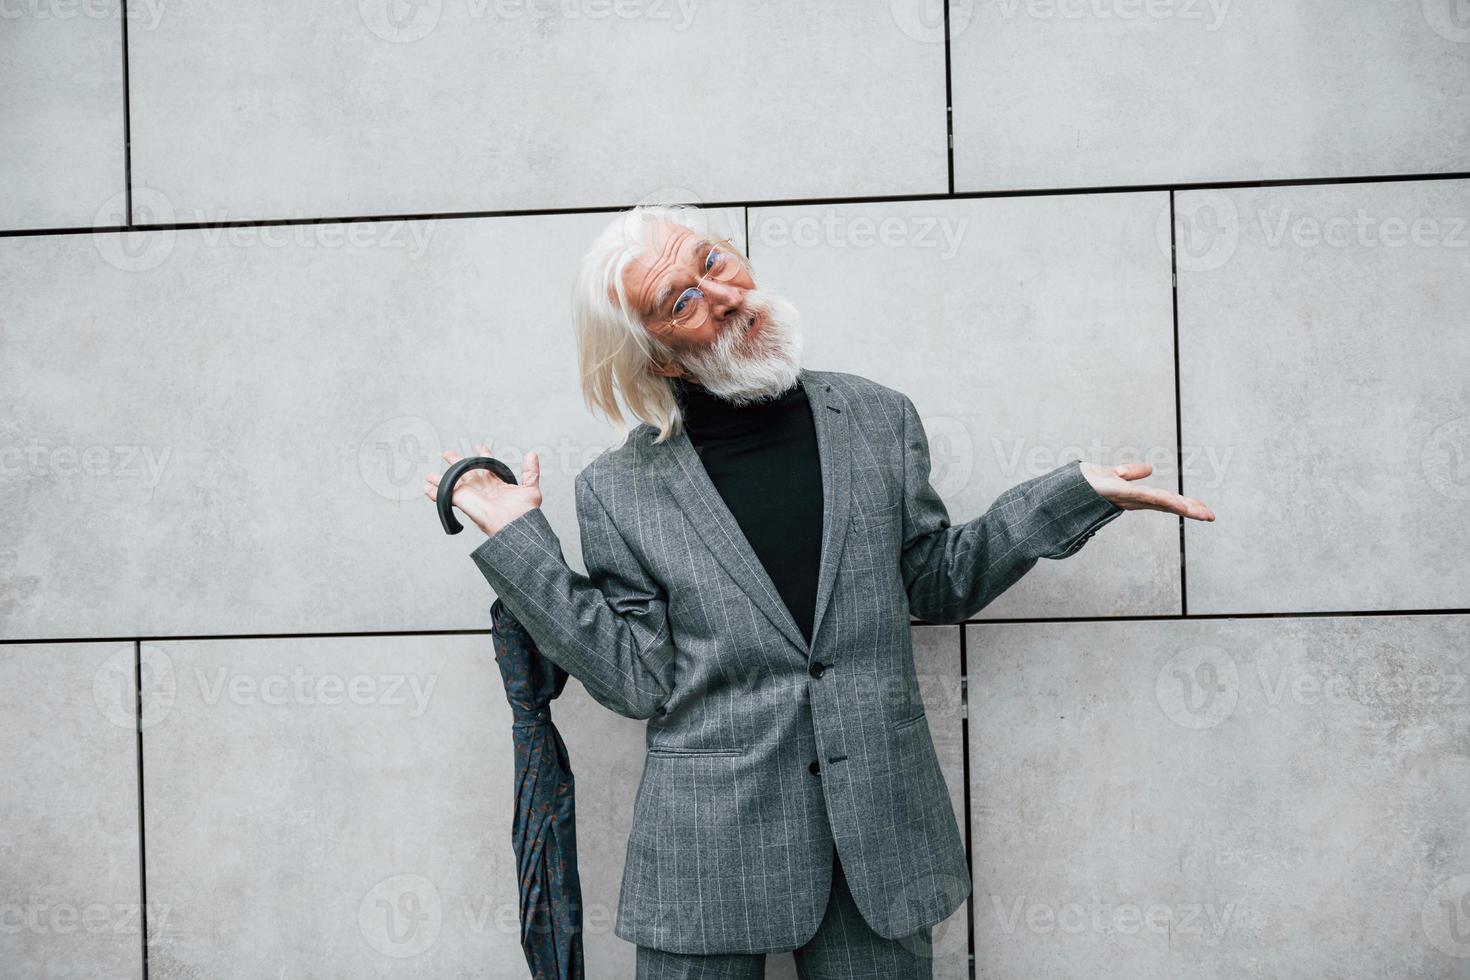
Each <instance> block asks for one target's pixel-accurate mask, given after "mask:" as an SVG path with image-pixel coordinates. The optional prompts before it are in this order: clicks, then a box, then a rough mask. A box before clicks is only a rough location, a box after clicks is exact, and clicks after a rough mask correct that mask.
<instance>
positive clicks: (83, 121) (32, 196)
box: [0, 0, 138, 230]
mask: <svg viewBox="0 0 1470 980" xmlns="http://www.w3.org/2000/svg"><path fill="white" fill-rule="evenodd" d="M133 22H134V24H137V23H138V18H137V17H134V18H133ZM122 32H123V27H122V0H86V2H77V3H67V2H45V0H27V2H17V3H12V4H7V5H6V9H5V11H4V12H3V13H0V78H4V79H5V85H4V87H3V89H0V230H12V229H22V228H59V227H65V226H81V227H89V226H92V225H121V224H123V223H124V222H125V220H126V214H125V206H124V199H123V188H124V170H125V167H124V163H123V151H124V148H125V142H124V138H123V101H124V99H123V54H122Z"/></svg>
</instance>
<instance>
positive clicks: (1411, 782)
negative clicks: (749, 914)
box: [0, 0, 1470, 980]
mask: <svg viewBox="0 0 1470 980" xmlns="http://www.w3.org/2000/svg"><path fill="white" fill-rule="evenodd" d="M0 66H3V68H4V69H5V72H4V75H5V78H6V81H7V85H6V86H5V89H4V92H3V94H0V392H3V393H4V396H3V402H0V404H3V411H0V529H3V533H0V757H3V758H4V760H5V777H4V780H3V786H4V790H3V792H0V868H3V870H0V975H3V976H25V977H29V976H56V977H62V976H78V977H92V976H108V977H114V976H138V977H142V976H144V975H145V971H146V973H147V974H151V975H153V976H170V977H172V976H179V977H186V976H235V975H240V976H244V975H267V974H268V975H271V976H344V977H345V976H353V977H357V976H369V975H371V976H480V977H523V976H525V975H526V970H525V967H524V961H523V960H522V959H521V958H520V954H519V951H518V948H517V931H518V930H517V923H516V898H515V879H514V864H513V859H512V853H511V849H510V835H509V820H510V811H509V805H508V803H509V799H510V785H509V784H510V780H511V775H512V757H511V754H510V745H509V738H508V731H509V712H508V705H507V704H506V701H505V696H504V691H503V688H502V686H501V682H500V680H499V675H498V671H497V670H496V668H495V665H494V662H493V652H492V646H491V640H490V637H489V635H488V632H487V629H488V609H489V605H490V602H491V600H492V599H493V595H492V594H490V593H489V591H488V590H487V589H486V587H485V585H484V580H483V579H482V578H481V577H480V576H479V574H478V572H476V570H475V569H474V568H473V565H472V564H471V563H470V562H469V560H468V557H467V556H468V553H469V551H470V550H472V549H473V548H474V546H475V545H476V544H477V543H478V541H477V540H476V539H475V534H476V533H477V532H475V531H474V530H473V528H471V529H470V531H469V532H468V533H466V534H464V535H461V536H458V537H452V538H451V537H446V536H445V535H443V534H442V533H441V532H440V531H439V530H438V525H437V520H436V518H435V516H434V514H433V510H432V507H431V506H430V505H429V503H428V502H427V501H426V500H424V499H423V497H422V496H421V494H420V491H419V487H420V484H421V480H422V476H423V474H424V472H426V471H428V470H430V469H442V466H443V464H442V462H441V461H440V460H439V453H440V451H441V450H442V449H444V448H453V449H455V450H457V451H459V452H462V453H468V452H471V451H472V444H473V443H475V442H479V441H486V440H490V441H492V442H493V443H494V446H495V450H494V451H495V453H496V455H498V456H501V457H502V458H504V459H505V460H506V461H507V462H508V463H510V465H512V466H513V467H519V465H520V461H521V458H522V455H523V453H524V452H525V451H526V450H527V449H536V450H537V451H538V452H539V453H540V455H541V459H542V468H543V486H544V488H545V493H546V504H545V506H546V509H547V513H548V516H549V518H550V519H551V521H552V523H553V525H554V526H555V527H556V528H557V530H558V532H559V534H560V535H561V539H562V543H563V551H564V554H565V555H566V557H567V560H568V561H569V562H570V563H572V565H573V566H574V567H577V568H580V567H581V556H580V546H579V538H578V533H577V524H576V516H575V514H574V508H573V504H572V499H571V486H572V479H573V477H574V476H575V475H576V473H577V472H578V471H579V470H580V469H581V468H582V466H584V465H586V463H587V462H588V461H590V460H591V459H592V458H593V457H594V456H596V454H597V453H598V452H600V451H602V450H603V449H604V448H606V447H608V446H611V445H614V444H616V443H617V442H619V441H621V433H618V432H614V431H612V430H610V429H608V428H607V427H606V426H605V425H603V424H601V423H600V422H599V421H598V420H596V419H594V418H592V417H591V416H590V415H589V414H588V413H587V411H586V409H585V407H584V406H583V404H582V403H581V398H580V396H579V394H578V393H577V390H576V366H575V365H576V362H575V352H574V347H573V340H572V334H571V330H570V328H569V324H568V289H569V287H570V285H571V278H572V274H573V271H574V267H575V263H576V260H577V259H578V257H579V256H580V255H581V253H582V251H583V250H584V249H585V247H586V245H587V244H588V242H589V240H590V238H591V236H592V235H593V234H594V233H595V232H596V231H597V230H598V229H599V228H600V227H601V226H602V224H603V223H604V222H605V221H606V220H607V218H608V214H609V212H610V211H612V210H615V209H619V208H623V207H627V206H630V205H632V204H635V203H639V202H641V201H647V200H662V199H678V200H685V201H691V202H694V203H699V204H705V205H708V206H709V209H708V211H707V214H708V216H709V218H710V220H711V222H712V224H713V225H714V226H715V227H717V228H718V229H720V230H721V232H722V233H724V234H730V235H733V236H734V237H735V238H736V239H737V240H738V241H741V242H744V243H746V245H747V247H748V249H749V251H750V254H751V256H752V259H753V260H754V263H755V267H756V272H757V275H758V276H759V277H760V278H761V280H762V284H763V285H769V286H770V287H771V288H775V289H778V290H781V291H783V292H785V293H787V294H788V295H790V296H791V297H792V298H793V299H794V300H795V301H796V303H797V304H798V306H799V308H800V309H801V311H802V314H803V318H804V324H805V331H806V338H807V347H806V350H807V355H806V358H805V360H806V363H807V364H809V365H810V366H812V367H816V368H825V369H834V370H844V371H852V372H856V373H859V374H862V375H865V376H867V377H871V378H873V379H875V380H877V381H880V382H882V383H884V384H887V385H890V386H892V387H896V388H899V389H900V390H903V391H905V392H906V393H908V394H909V395H910V397H911V398H912V399H913V400H914V402H915V404H916V406H917V407H918V409H919V411H920V413H921V414H922V416H923V418H924V423H925V428H926V431H927V433H928V435H929V438H930V444H931V450H932V456H933V463H934V471H933V475H932V478H933V482H934V483H935V485H936V486H937V487H938V488H939V490H940V492H941V494H942V496H943V497H944V499H945V501H946V503H947V504H948V506H949V509H950V513H951V517H952V519H953V520H954V521H955V522H962V521H966V520H970V519H973V518H974V517H976V516H978V515H979V514H980V513H981V512H983V510H984V509H985V508H986V507H987V506H988V504H989V503H990V501H991V500H993V499H994V498H995V497H996V496H997V495H998V494H999V493H1000V492H1002V491H1003V490H1004V489H1006V488H1007V487H1009V486H1011V485H1013V484H1014V483H1017V482H1020V481H1021V480H1023V479H1026V478H1028V477H1030V476H1034V475H1036V474H1038V473H1041V472H1044V471H1045V470H1046V469H1049V468H1051V467H1052V466H1054V465H1056V464H1057V463H1059V462H1061V461H1063V460H1065V459H1068V458H1072V457H1078V458H1083V459H1087V460H1090V461H1094V462H1099V463H1122V462H1130V461H1145V462H1148V463H1151V464H1152V465H1153V467H1154V474H1153V475H1152V476H1151V477H1150V478H1148V481H1147V482H1149V483H1150V484H1152V485H1155V486H1159V487H1164V488H1168V489H1172V490H1176V491H1180V492H1183V493H1186V494H1189V495H1192V496H1197V497H1200V498H1202V499H1204V500H1205V501H1206V502H1208V503H1209V504H1210V505H1211V506H1212V507H1213V509H1214V510H1215V512H1216V514H1217V516H1218V520H1217V521H1216V522H1215V523H1213V524H1208V525H1206V524H1198V523H1193V522H1190V523H1188V524H1182V522H1181V521H1179V520H1178V519H1175V518H1172V517H1168V516H1166V515H1163V514H1157V513H1148V512H1135V513H1129V514H1127V515H1125V516H1124V517H1123V518H1121V519H1120V520H1118V521H1117V522H1115V523H1114V524H1113V525H1111V526H1110V528H1109V530H1108V532H1107V533H1105V534H1102V535H1099V536H1098V537H1097V538H1095V539H1093V540H1092V541H1091V542H1089V544H1088V546H1087V547H1086V548H1084V549H1083V550H1082V551H1081V552H1079V553H1078V554H1077V555H1075V556H1074V557H1072V558H1070V559H1068V560H1066V561H1064V562H1041V563H1039V565H1038V566H1037V567H1036V568H1035V569H1034V570H1033V571H1032V572H1031V573H1030V574H1029V575H1028V576H1027V577H1026V578H1025V579H1023V580H1022V581H1021V582H1020V583H1019V584H1017V586H1016V587H1015V588H1014V589H1012V590H1011V591H1010V592H1008V593H1007V594H1006V595H1005V596H1003V597H1001V598H1000V599H998V600H997V601H996V602H995V603H994V604H993V605H992V606H990V607H988V608H987V609H986V610H984V611H982V613H981V614H980V619H979V620H977V621H976V622H974V623H972V624H969V625H967V626H963V627H952V626H932V625H924V624H916V625H915V627H914V629H915V656H916V658H918V660H919V664H918V667H919V673H920V677H921V679H922V681H923V683H924V697H925V701H926V705H927V707H928V711H929V718H930V731H931V733H932V734H933V736H934V739H935V742H936V746H937V748H938V751H939V755H940V758H941V760H943V763H944V765H945V771H946V777H947V780H948V782H949V785H950V789H951V793H952V797H953V802H954V806H955V810H956V814H957V815H958V816H959V817H960V818H961V825H962V826H964V827H965V828H966V831H967V833H968V835H969V843H970V848H971V856H972V872H973V877H974V894H973V896H972V899H971V901H970V902H968V903H967V904H966V905H965V906H963V907H962V908H961V909H960V910H958V911H957V912H956V913H955V915H954V916H953V917H951V919H950V920H949V921H947V922H945V923H941V924H939V925H938V926H937V927H936V931H935V947H936V957H937V961H936V968H935V975H936V976H937V977H945V978H956V980H963V978H965V977H968V976H970V975H972V972H973V975H974V976H977V977H984V978H1010V977H1018V978H1030V977H1039V976H1047V977H1068V976H1087V977H1107V978H1112V977H1117V978H1125V977H1126V978H1141V977H1159V978H1165V977H1167V978H1171V980H1172V978H1196V977H1197V978H1224V977H1231V978H1233V977H1240V976H1270V977H1280V978H1313V980H1315V978H1319V977H1327V976H1343V977H1347V976H1351V977H1360V978H1380V977H1381V978H1395V980H1398V978H1407V977H1429V978H1442V977H1455V976H1463V975H1464V974H1465V971H1466V970H1467V969H1470V833H1467V831H1466V826H1467V822H1466V814H1467V812H1470V762H1467V760H1470V729H1467V727H1466V724H1467V723H1466V719H1467V718H1470V691H1467V677H1470V563H1467V561H1466V559H1465V558H1464V557H1463V556H1464V554H1465V553H1466V551H1467V548H1470V531H1467V528H1470V462H1467V461H1470V421H1467V420H1470V382H1467V379H1470V339H1467V338H1470V330H1467V329H1466V327H1467V314H1466V311H1467V310H1470V230H1467V222H1470V17H1467V16H1466V12H1465V10H1464V9H1463V4H1458V5H1457V3H1456V0H1422V2H1420V0H1416V2H1412V3H1398V4H1357V5H1352V4H1349V5H1347V6H1344V5H1341V4H1328V3H1325V2H1322V0H1286V2H1277V3H1265V2H1254V0H1252V2H1246V0H1235V2H1231V0H1213V2H1200V3H1195V2H1192V0H1178V2H1170V0H1155V2H1146V3H1132V2H1126V0H1100V2H1095V3H1088V4H1080V3H1070V2H1066V0H1056V2H1052V0H1015V2H998V3H995V4H982V5H977V4H970V3H958V2H951V3H950V4H948V6H947V7H946V6H945V5H941V4H939V3H937V2H936V0H912V2H911V0H896V2H893V3H889V4H875V5H863V4H839V3H823V4H809V5H778V4H760V3H753V2H752V3H744V2H742V3H721V4H700V3H697V2H689V0H684V2H675V0H670V2H662V0H658V2H655V0H642V2H639V0H631V2H627V3H618V4H604V3H597V2H593V0H586V2H581V3H579V2H575V0H573V2H569V3H564V4H559V5H550V4H530V3H524V4H523V3H503V2H460V0H444V2H442V3H441V2H437V0H436V2H432V3H418V4H399V3H394V2H391V0H362V2H352V0H341V2H339V3H334V4H331V5H328V6H325V7H324V6H321V5H316V6H311V7H307V6H304V5H300V4H288V3H277V2H271V3H261V4H237V3H227V2H223V0H220V2H196V3H190V4H187V5H179V4H167V3H159V2H149V0H129V2H128V4H127V6H126V10H124V8H123V5H122V3H121V2H120V0H95V2H93V0H78V2H76V3H69V2H62V0H26V2H25V3H16V4H12V5H11V6H9V7H7V8H6V9H5V10H3V11H0ZM947 92H948V93H949V95H950V103H951V104H952V107H953V111H952V116H950V117H949V120H948V121H947V116H948V115H949V114H947V112H946V93H947ZM951 132H952V141H951V140H949V139H948V138H947V134H949V133H951ZM1006 192H1012V193H1006ZM747 227H748V228H749V237H748V240H747V237H746V228H747ZM353 684H355V685H357V686H356V687H355V688H353V687H352V685H353ZM353 689H355V690H357V691H358V692H359V693H360V694H363V695H365V696H362V697H357V698H356V699H348V698H345V697H334V696H333V693H334V692H337V691H339V690H340V691H345V690H353ZM140 709H141V713H140ZM557 718H558V722H559V725H560V727H561V730H562V732H563V735H564V736H565V738H566V741H567V743H568V747H569V751H570V753H571V756H572V759H573V760H574V764H575V766H576V768H577V774H578V779H577V787H578V797H577V802H578V828H579V835H578V836H579V842H580V845H581V846H580V853H581V872H582V881H583V898H584V903H585V927H586V933H587V950H588V965H589V975H590V976H592V977H596V978H613V977H626V976H630V975H631V974H632V970H633V962H634V958H633V957H634V950H633V948H632V947H631V946H630V945H629V944H627V943H626V942H624V941H623V940H621V939H619V938H617V937H616V936H615V935H614V934H613V932H612V922H613V918H614V915H615V913H616V902H617V895H618V886H619V882H620V876H621V871H622V861H623V854H624V848H625V845H626V835H627V832H628V827H627V821H628V818H629V814H630V811H631V802H632V795H633V792H634V790H635V788H636V784H637V780H638V778H639V775H640V772H641V765H642V761H641V760H642V754H641V739H642V736H643V732H642V730H641V726H640V725H639V724H638V723H636V722H632V721H629V720H628V719H623V718H620V717H618V716H615V715H613V714H611V713H610V712H607V711H605V710H602V709H601V708H600V706H598V705H596V703H595V702H594V701H593V700H592V699H591V698H590V697H588V696H587V695H586V692H585V691H584V690H583V689H582V687H581V685H580V683H578V682H576V681H573V682H572V683H570V684H569V685H568V688H567V692H566V694H565V696H564V697H563V699H562V700H561V701H559V702H558V704H557ZM395 909H396V910H398V912H400V913H401V912H403V910H406V909H411V910H415V914H414V915H412V916H408V917H407V918H404V919H393V918H391V917H390V912H392V911H393V910H395ZM145 912H146V915H145ZM419 912H422V913H423V916H419V915H418V914H417V913H419ZM395 914H396V913H395ZM145 919H146V925H147V932H148V939H147V947H146V951H147V960H146V962H145V960H144V955H143V954H144V936H143V930H144V921H145ZM410 920H411V921H410ZM767 975H768V976H771V977H776V976H781V977H794V976H795V975H796V974H795V969H794V963H793V962H792V958H791V957H790V955H789V954H786V955H783V956H772V957H770V960H769V964H768V972H767Z"/></svg>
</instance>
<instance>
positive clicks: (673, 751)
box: [648, 745, 745, 755]
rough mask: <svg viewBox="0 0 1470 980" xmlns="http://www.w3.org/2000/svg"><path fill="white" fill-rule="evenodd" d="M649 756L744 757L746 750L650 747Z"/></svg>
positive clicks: (667, 746)
mask: <svg viewBox="0 0 1470 980" xmlns="http://www.w3.org/2000/svg"><path fill="white" fill-rule="evenodd" d="M648 754H649V755H744V754H745V750H744V749H736V748H680V747H678V746H673V745H653V746H649V749H648Z"/></svg>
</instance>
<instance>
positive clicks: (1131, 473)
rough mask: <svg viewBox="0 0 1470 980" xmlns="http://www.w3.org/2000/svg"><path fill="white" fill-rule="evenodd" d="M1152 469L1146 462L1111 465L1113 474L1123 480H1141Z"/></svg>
mask: <svg viewBox="0 0 1470 980" xmlns="http://www.w3.org/2000/svg"><path fill="white" fill-rule="evenodd" d="M1153 471H1154V468H1153V467H1152V466H1150V465H1149V464H1148V463H1119V464H1118V465H1117V466H1114V467H1113V474H1114V475H1115V476H1120V477H1122V478H1123V479H1125V480H1142V479H1143V478H1144V477H1146V476H1148V475H1150V474H1151V473H1153Z"/></svg>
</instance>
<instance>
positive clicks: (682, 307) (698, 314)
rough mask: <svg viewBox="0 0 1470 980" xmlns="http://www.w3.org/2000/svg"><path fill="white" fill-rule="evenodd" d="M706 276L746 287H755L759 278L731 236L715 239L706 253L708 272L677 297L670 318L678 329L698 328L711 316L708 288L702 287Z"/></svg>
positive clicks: (705, 267)
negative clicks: (707, 297)
mask: <svg viewBox="0 0 1470 980" xmlns="http://www.w3.org/2000/svg"><path fill="white" fill-rule="evenodd" d="M706 279H713V280H714V281H715V282H720V283H731V284H734V285H737V286H740V287H742V288H744V289H754V288H755V280H754V279H753V278H752V277H751V274H750V263H749V262H747V261H746V260H745V256H743V255H741V254H740V250H739V249H737V248H736V247H735V243H734V242H733V241H731V240H730V239H728V238H722V239H719V240H718V241H714V242H711V243H710V249H709V252H708V253H707V254H706V255H705V257H704V272H703V274H702V275H701V276H700V277H699V281H698V282H696V283H695V284H694V285H693V286H690V287H688V288H687V289H685V290H684V291H683V292H681V293H679V295H678V296H677V297H676V298H675V299H674V306H673V309H672V310H671V311H670V313H669V316H668V322H669V323H670V324H671V325H672V326H673V327H674V328H675V329H678V330H690V329H697V328H699V327H702V326H704V324H705V322H706V321H708V320H709V317H710V312H709V306H710V304H709V302H708V300H707V299H706V298H705V295H704V290H703V289H700V288H699V287H700V286H702V285H704V282H705V280H706Z"/></svg>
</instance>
